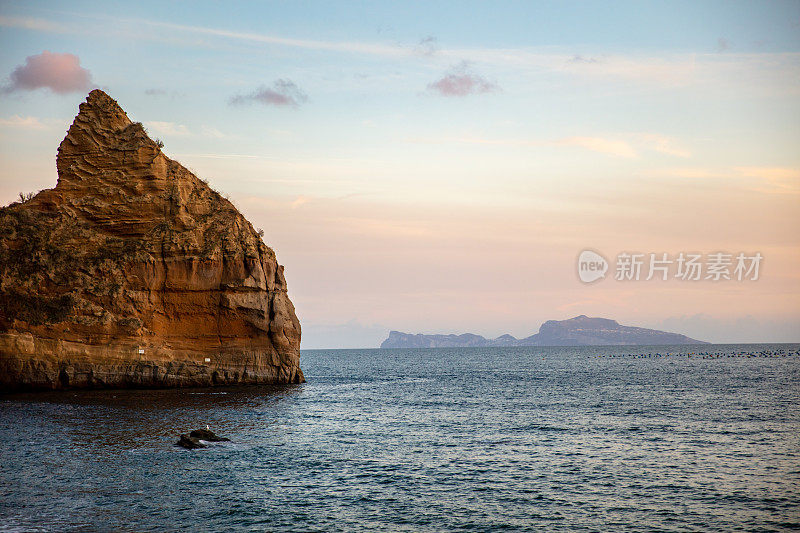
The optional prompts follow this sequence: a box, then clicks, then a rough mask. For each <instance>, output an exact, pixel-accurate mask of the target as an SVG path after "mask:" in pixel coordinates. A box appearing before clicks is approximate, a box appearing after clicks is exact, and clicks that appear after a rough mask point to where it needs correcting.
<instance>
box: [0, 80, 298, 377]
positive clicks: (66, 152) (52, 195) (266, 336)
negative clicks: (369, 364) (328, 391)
mask: <svg viewBox="0 0 800 533" xmlns="http://www.w3.org/2000/svg"><path fill="white" fill-rule="evenodd" d="M57 169H58V184H57V185H56V187H55V188H53V189H48V190H44V191H41V192H39V193H38V194H36V195H35V196H34V197H33V198H30V199H25V201H22V202H18V203H13V204H11V205H9V206H6V207H4V208H2V209H0V276H1V277H0V390H2V391H9V390H19V389H59V388H72V387H172V386H204V385H214V384H233V383H298V382H302V381H303V372H302V371H301V370H300V366H299V346H300V323H299V321H298V320H297V317H296V316H295V311H294V307H293V306H292V303H291V301H290V300H289V297H288V296H287V292H286V280H285V279H284V275H283V267H282V266H280V265H279V264H278V262H277V260H276V258H275V253H274V252H273V251H272V249H270V248H269V247H268V246H266V245H265V244H264V243H263V242H262V240H261V237H260V235H259V233H258V232H256V231H255V230H254V229H253V226H252V225H251V224H250V223H249V222H248V221H247V220H245V218H244V217H243V216H242V215H241V213H239V212H238V210H237V209H236V208H235V207H234V206H233V204H231V202H229V201H228V200H226V199H225V198H223V197H222V196H220V195H219V194H218V193H217V192H215V191H214V190H212V189H211V188H209V187H208V185H207V184H206V183H205V182H203V181H202V180H200V179H198V178H197V177H196V176H195V175H193V174H192V173H191V172H189V171H188V170H187V169H186V168H184V167H183V166H181V165H180V164H179V163H177V162H175V161H173V160H171V159H169V158H168V157H166V156H165V155H164V154H163V153H162V151H161V149H160V146H159V143H156V142H155V141H153V140H151V139H150V138H149V137H148V136H147V133H146V132H145V130H144V128H143V127H142V125H141V123H138V122H132V121H131V120H130V119H129V118H128V116H127V115H126V114H125V112H124V111H123V110H122V109H121V108H120V107H119V105H117V102H115V101H114V100H113V99H111V98H110V97H109V96H108V95H107V94H105V93H104V92H102V91H99V90H95V91H92V92H91V93H90V94H89V96H88V98H87V99H86V102H85V103H83V104H81V106H80V112H79V114H78V116H77V117H76V118H75V121H74V122H73V123H72V126H71V127H70V129H69V132H68V133H67V136H66V138H64V140H63V141H62V143H61V145H60V146H59V148H58V156H57Z"/></svg>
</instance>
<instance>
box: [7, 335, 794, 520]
mask: <svg viewBox="0 0 800 533" xmlns="http://www.w3.org/2000/svg"><path fill="white" fill-rule="evenodd" d="M706 349H708V348H706ZM712 349H713V350H714V351H717V352H722V353H730V354H733V353H737V352H740V351H744V352H748V353H755V352H758V351H759V350H778V349H784V350H797V349H798V347H797V346H787V345H783V346H752V345H750V346H722V347H720V346H715V347H713V348H712ZM680 350H685V348H679V347H674V348H665V347H658V348H649V349H645V350H644V353H655V352H660V353H665V352H671V353H675V352H678V351H680ZM641 351H642V349H641V348H619V347H604V348H472V349H434V350H336V351H308V352H303V356H302V365H303V368H304V371H305V374H306V377H307V379H308V383H306V384H303V385H298V386H292V387H284V388H238V389H206V390H191V391H190V390H177V391H176V390H157V391H93V392H66V393H59V394H55V393H46V394H26V395H14V396H4V397H0V454H1V455H0V459H1V461H0V531H62V530H102V531H109V530H115V531H147V530H158V531H163V530H178V529H187V528H195V529H197V530H220V531H222V530H230V529H234V530H255V531H261V530H296V531H316V530H324V531H342V530H345V531H346V530H349V531H356V530H358V531H363V530H386V531H402V530H409V531H452V530H474V531H490V530H500V529H507V530H535V531H539V530H548V531H561V530H563V531H582V530H583V531H732V530H743V531H775V530H778V531H780V530H790V529H797V528H800V503H799V502H800V356H787V357H724V356H723V357H715V358H706V359H704V358H702V357H691V358H687V357H685V356H669V357H652V356H651V357H630V356H629V355H630V354H636V353H639V352H641ZM682 353H685V352H682ZM206 424H209V425H210V426H211V428H212V429H213V430H215V431H217V432H218V433H219V434H221V435H224V436H227V437H230V438H231V439H232V442H231V443H225V444H220V445H216V446H212V447H210V448H207V449H202V450H194V451H189V450H184V449H181V448H177V447H175V446H174V445H173V444H174V442H175V441H176V440H177V437H178V434H179V433H181V432H186V431H188V430H190V429H194V428H200V427H205V425H206Z"/></svg>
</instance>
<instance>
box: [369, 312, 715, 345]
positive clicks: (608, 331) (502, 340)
mask: <svg viewBox="0 0 800 533" xmlns="http://www.w3.org/2000/svg"><path fill="white" fill-rule="evenodd" d="M660 344H708V343H707V342H705V341H699V340H696V339H692V338H689V337H687V336H686V335H681V334H679V333H670V332H667V331H659V330H657V329H647V328H637V327H632V326H621V325H620V324H619V322H617V321H616V320H610V319H608V318H589V317H587V316H586V315H580V316H576V317H575V318H570V319H568V320H548V321H547V322H545V323H544V324H542V326H541V327H540V328H539V333H536V334H534V335H531V336H530V337H525V338H524V339H517V338H516V337H513V336H511V335H501V336H500V337H497V338H496V339H487V338H485V337H482V336H480V335H475V334H473V333H464V334H463V335H452V334H451V335H423V334H416V335H414V334H411V333H402V332H400V331H392V332H390V333H389V338H387V339H386V340H385V341H383V342H382V343H381V348H462V347H481V346H597V345H602V346H611V345H632V346H636V345H660Z"/></svg>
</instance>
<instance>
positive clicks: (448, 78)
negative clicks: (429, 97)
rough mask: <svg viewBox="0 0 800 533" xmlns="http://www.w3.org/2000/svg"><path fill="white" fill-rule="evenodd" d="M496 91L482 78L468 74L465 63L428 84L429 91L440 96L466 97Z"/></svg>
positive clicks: (496, 88) (494, 87)
mask: <svg viewBox="0 0 800 533" xmlns="http://www.w3.org/2000/svg"><path fill="white" fill-rule="evenodd" d="M498 89H499V87H498V86H497V85H495V84H494V83H492V82H490V81H489V80H487V79H486V78H484V77H483V76H481V75H479V74H475V73H474V72H470V70H469V65H468V64H467V63H466V62H465V63H461V64H460V65H458V66H456V67H455V68H453V69H452V70H451V71H450V72H449V73H448V74H446V75H445V76H444V77H443V78H441V79H439V80H437V81H435V82H432V83H429V84H428V90H429V91H432V92H435V93H438V94H439V95H441V96H468V95H470V94H481V93H490V92H494V91H496V90H498Z"/></svg>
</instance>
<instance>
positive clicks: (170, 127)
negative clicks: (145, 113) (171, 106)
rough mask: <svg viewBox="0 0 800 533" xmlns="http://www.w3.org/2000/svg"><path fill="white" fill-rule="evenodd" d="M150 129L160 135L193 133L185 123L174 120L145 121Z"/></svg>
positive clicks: (178, 135) (181, 135)
mask: <svg viewBox="0 0 800 533" xmlns="http://www.w3.org/2000/svg"><path fill="white" fill-rule="evenodd" d="M144 125H145V127H146V128H147V130H148V131H152V132H154V133H156V134H158V135H170V136H177V137H183V136H187V135H191V134H192V132H191V131H189V128H187V127H186V126H184V125H183V124H176V123H174V122H161V121H158V120H151V121H149V122H145V123H144Z"/></svg>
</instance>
